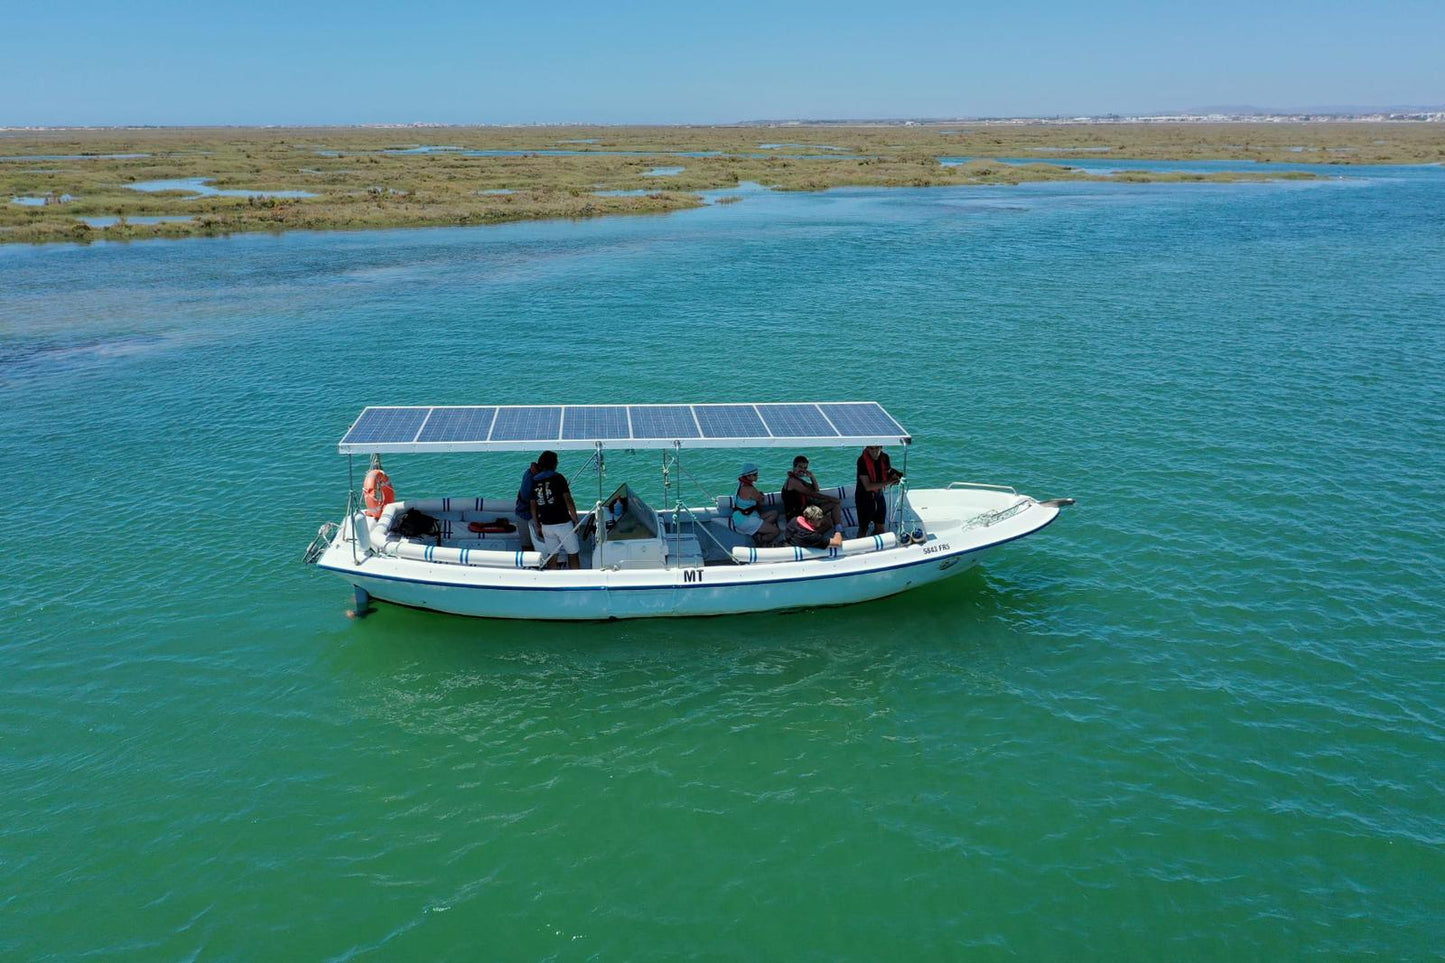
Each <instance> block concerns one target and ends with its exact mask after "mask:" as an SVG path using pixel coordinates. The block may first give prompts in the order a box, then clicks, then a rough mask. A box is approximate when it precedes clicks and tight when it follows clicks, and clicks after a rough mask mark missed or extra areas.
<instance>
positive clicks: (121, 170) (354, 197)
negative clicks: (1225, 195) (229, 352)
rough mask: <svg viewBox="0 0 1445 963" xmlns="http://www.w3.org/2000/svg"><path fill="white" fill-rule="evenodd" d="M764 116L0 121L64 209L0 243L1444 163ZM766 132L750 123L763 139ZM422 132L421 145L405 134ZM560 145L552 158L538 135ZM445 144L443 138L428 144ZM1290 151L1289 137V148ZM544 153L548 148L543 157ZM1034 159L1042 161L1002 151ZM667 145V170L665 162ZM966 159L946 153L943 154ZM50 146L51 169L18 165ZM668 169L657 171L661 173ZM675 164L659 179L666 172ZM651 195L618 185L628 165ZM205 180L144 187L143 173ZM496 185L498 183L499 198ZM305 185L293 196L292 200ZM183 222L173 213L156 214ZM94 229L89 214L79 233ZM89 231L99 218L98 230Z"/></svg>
mask: <svg viewBox="0 0 1445 963" xmlns="http://www.w3.org/2000/svg"><path fill="white" fill-rule="evenodd" d="M765 130H766V128H759V127H756V126H737V127H550V128H548V127H475V128H459V127H446V128H437V129H425V128H423V129H417V128H408V129H406V130H396V129H387V128H295V129H284V128H257V129H243V128H195V129H185V128H168V129H149V130H123V129H115V130H99V129H97V130H53V131H33V130H32V131H9V132H0V160H3V161H4V162H0V195H3V196H7V197H47V196H50V197H60V196H64V195H69V196H70V198H71V200H70V202H69V203H66V204H63V205H59V204H49V205H45V204H37V205H29V204H8V203H7V204H3V205H0V242H31V243H34V242H43V241H85V240H92V239H117V240H119V239H139V238H146V237H184V236H193V235H220V234H230V233H238V232H247V231H283V230H291V229H303V228H304V229H311V230H345V229H362V228H384V227H425V226H441V225H469V224H490V223H498V222H503V221H516V220H527V219H541V218H582V217H600V216H606V215H611V214H661V213H668V212H671V211H677V210H682V209H686V208H690V207H697V206H700V205H702V204H704V203H706V201H705V199H704V198H703V196H702V192H705V191H715V190H719V189H727V188H733V187H736V186H737V185H739V184H740V183H744V182H755V183H757V184H760V185H763V186H764V187H768V188H772V189H775V190H797V191H815V190H825V189H828V188H832V187H843V186H870V187H889V186H898V187H934V186H946V185H963V184H998V185H1008V184H1018V183H1023V182H1026V181H1040V180H1100V179H1105V178H1108V179H1115V180H1117V179H1120V175H1118V174H1117V173H1114V174H1111V173H1108V172H1098V171H1089V170H1087V169H1078V168H1074V167H1071V166H1069V164H1068V160H1069V159H1070V158H1071V157H1072V158H1076V159H1078V160H1081V161H1082V160H1086V159H1088V158H1098V157H1100V156H1101V155H1102V156H1107V157H1110V158H1120V159H1129V160H1130V161H1138V162H1139V163H1138V168H1137V169H1135V168H1134V165H1133V164H1132V163H1131V165H1130V169H1129V171H1128V174H1127V179H1128V180H1130V181H1136V182H1148V181H1175V182H1177V181H1239V180H1267V179H1277V178H1282V177H1288V178H1299V177H1310V176H1313V175H1312V174H1311V173H1309V172H1308V171H1306V172H1304V173H1300V172H1283V171H1273V170H1268V169H1261V170H1258V171H1254V170H1247V169H1246V170H1229V171H1213V172H1204V173H1198V172H1181V171H1150V170H1149V169H1148V162H1149V161H1159V160H1170V161H1187V160H1232V161H1261V162H1273V163H1291V164H1297V165H1298V164H1308V165H1310V169H1311V170H1313V169H1315V168H1318V170H1319V171H1320V172H1321V174H1323V175H1329V174H1333V173H1338V172H1339V171H1340V169H1341V168H1347V167H1348V166H1349V165H1352V164H1399V163H1414V164H1419V163H1440V162H1445V129H1442V127H1441V125H1438V124H1384V123H1340V124H1268V125H1266V124H1218V125H1209V124H1179V125H1157V124H1156V125H1148V124H1137V125H1123V124H1120V125H1106V124H1024V125H1004V124H999V125H989V124H976V125H959V124H950V125H948V127H947V129H940V128H938V127H930V126H927V125H919V126H909V127H904V126H899V125H872V126H832V125H800V126H790V127H787V128H786V136H787V138H788V140H787V141H786V143H783V142H781V141H780V142H776V145H775V144H774V143H769V144H767V147H769V148H773V147H775V146H776V147H785V148H786V149H787V150H789V151H794V152H795V153H791V154H786V155H784V154H781V153H775V152H765V153H759V140H760V134H763V132H764V131H765ZM764 136H765V134H764ZM419 142H420V143H419ZM559 143H565V144H567V145H568V146H569V147H572V148H574V149H573V150H569V151H567V152H555V151H556V147H555V145H557V144H559ZM437 144H443V145H445V147H444V148H439V147H436V146H428V145H437ZM1301 148H1304V149H1301ZM548 150H551V151H554V152H553V153H546V151H548ZM1030 154H1034V155H1036V156H1037V155H1040V154H1046V155H1047V161H1045V160H1043V159H1040V161H1039V162H1037V163H1017V162H1015V163H1004V162H1003V160H1002V159H1003V158H1010V157H1012V158H1018V157H1027V156H1029V155H1030ZM679 155H685V156H686V157H687V164H686V166H685V167H682V168H680V169H679V168H678V167H677V166H676V162H677V159H678V157H679ZM945 156H948V157H966V158H969V159H968V160H967V161H965V162H963V163H958V164H956V165H951V166H946V165H943V164H940V163H939V158H941V157H945ZM60 158H64V159H66V161H67V164H66V166H65V167H64V168H41V167H35V166H31V165H30V164H26V163H24V162H26V161H30V162H38V161H47V160H55V159H60ZM662 171H667V172H668V173H667V174H662V173H660V172H662ZM672 171H676V173H671V172H672ZM660 176H665V177H666V189H665V190H663V189H657V190H648V191H646V192H645V193H639V192H638V191H636V185H637V181H638V179H639V178H646V177H660ZM155 181H166V182H171V183H187V184H196V183H202V184H205V185H206V191H205V192H204V193H203V194H202V195H201V196H197V194H196V193H195V192H194V190H185V189H184V188H183V189H182V190H183V191H184V193H182V192H181V191H176V192H159V193H146V192H145V191H144V190H142V189H137V188H140V187H141V185H145V184H147V183H148V182H155ZM508 192H510V193H508ZM304 195H311V196H304ZM179 217H188V218H189V219H188V220H175V219H174V218H179ZM93 225H95V226H93ZM99 225H104V226H99Z"/></svg>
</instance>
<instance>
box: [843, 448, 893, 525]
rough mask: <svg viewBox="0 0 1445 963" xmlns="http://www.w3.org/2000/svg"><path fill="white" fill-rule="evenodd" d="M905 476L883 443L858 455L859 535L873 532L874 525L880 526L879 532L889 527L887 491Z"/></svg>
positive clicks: (855, 503)
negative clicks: (890, 457)
mask: <svg viewBox="0 0 1445 963" xmlns="http://www.w3.org/2000/svg"><path fill="white" fill-rule="evenodd" d="M902 478H903V473H902V472H899V471H895V470H894V468H893V465H892V464H890V463H889V461H888V455H887V453H886V452H884V450H883V448H882V446H881V445H869V446H868V447H867V448H864V449H863V454H861V455H859V456H858V488H857V489H856V490H855V491H854V493H853V506H854V507H855V508H857V509H858V537H859V538H863V537H864V536H865V535H868V534H869V532H868V527H869V526H870V525H872V526H875V527H876V528H877V531H875V532H874V533H873V534H875V535H882V534H883V533H884V532H885V531H887V530H888V503H887V501H886V500H885V499H884V497H883V491H884V489H886V488H888V487H889V486H890V485H896V484H898V482H899V480H900V479H902Z"/></svg>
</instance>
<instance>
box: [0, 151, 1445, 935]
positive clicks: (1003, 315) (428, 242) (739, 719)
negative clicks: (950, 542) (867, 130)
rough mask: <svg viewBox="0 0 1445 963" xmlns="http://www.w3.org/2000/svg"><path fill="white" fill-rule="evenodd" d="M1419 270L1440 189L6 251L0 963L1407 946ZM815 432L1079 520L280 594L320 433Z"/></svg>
mask: <svg viewBox="0 0 1445 963" xmlns="http://www.w3.org/2000/svg"><path fill="white" fill-rule="evenodd" d="M1442 264H1445V169H1440V168H1414V169H1398V170H1387V169H1368V170H1359V171H1356V172H1353V173H1352V175H1351V176H1350V177H1348V178H1345V179H1341V180H1336V181H1329V182H1325V183H1314V184H1309V183H1291V184H1240V185H1108V184H1104V185H1074V184H1063V185H1036V186H1026V187H1019V188H984V189H937V190H896V191H864V190H857V191H834V192H828V193H825V194H819V195H774V194H766V193H752V194H749V195H748V196H747V198H746V199H745V201H744V202H743V203H739V204H731V205H726V206H718V207H710V208H705V209H702V210H699V211H694V212H688V213H684V214H679V215H675V216H670V217H663V218H645V219H609V220H601V221H592V222H582V223H545V224H531V225H512V226H504V227H499V228H487V229H465V230H434V231H433V230H427V231H393V232H370V233H354V234H304V233H297V234H287V235H285V236H279V237H254V236H251V237H238V238H232V239H226V240H198V241H185V242H146V243H139V244H134V245H115V244H96V245H93V246H90V247H85V248H81V247H61V246H51V247H43V248H23V247H15V246H6V247H0V465H3V468H4V472H5V476H6V477H7V480H8V481H9V486H10V487H9V490H10V492H11V495H10V510H9V511H8V512H7V521H8V523H7V524H6V525H5V526H4V528H3V531H4V552H3V554H0V585H3V588H4V592H3V595H0V615H3V623H0V624H3V625H4V632H3V641H0V875H3V878H4V880H5V886H4V887H3V889H0V956H3V957H6V958H14V959H25V960H30V959H52V958H53V959H73V958H81V957H84V958H87V959H91V958H97V959H107V958H118V959H139V960H155V959H328V960H347V959H357V958H377V959H406V960H410V959H458V960H475V959H517V960H533V959H559V960H574V959H608V960H636V959H659V960H662V959H666V960H671V959H677V958H684V957H685V958H698V959H786V960H794V959H811V960H836V959H860V960H870V959H1008V958H1024V959H1040V958H1044V959H1074V958H1084V959H1101V960H1116V959H1132V960H1158V959H1218V958H1231V959H1281V958H1282V959H1295V958H1301V957H1309V958H1326V959H1330V958H1333V959H1356V958H1360V957H1369V956H1374V957H1380V958H1385V959H1407V958H1413V959H1424V958H1438V954H1439V953H1440V952H1441V948H1442V946H1445V924H1442V922H1441V919H1442V909H1445V906H1442V903H1445V900H1442V896H1441V893H1442V885H1441V884H1442V877H1445V860H1442V843H1445V830H1442V826H1445V804H1442V801H1441V800H1442V789H1445V771H1442V769H1445V767H1442V758H1445V753H1442V749H1445V712H1442V700H1441V682H1442V670H1441V666H1442V659H1441V656H1442V646H1441V640H1440V628H1439V627H1440V625H1441V622H1442V617H1445V591H1442V587H1441V581H1440V575H1439V570H1440V563H1441V545H1442V536H1445V524H1442V522H1441V513H1440V511H1439V510H1438V508H1437V506H1436V505H1435V504H1434V502H1435V496H1436V492H1435V489H1436V488H1437V487H1438V485H1439V481H1440V478H1441V476H1442V468H1445V465H1442V461H1445V459H1442V454H1441V439H1442V438H1445V404H1442V402H1445V397H1442V395H1445V391H1442V388H1441V385H1442V384H1445V370H1442V369H1445V331H1442V325H1445V271H1442V269H1441V265H1442ZM816 398H840V399H842V398H874V399H877V400H879V401H881V402H882V403H884V404H885V405H886V406H887V407H888V408H889V409H890V410H891V411H893V412H894V413H895V414H897V415H898V416H899V417H900V418H901V420H903V422H904V424H905V426H906V427H908V428H909V430H910V431H912V432H913V434H914V435H915V437H916V438H917V439H918V443H917V444H916V445H915V446H914V449H913V451H912V452H911V453H910V464H909V474H910V480H911V481H912V482H913V484H914V485H915V486H920V487H927V486H930V485H938V484H944V483H947V482H949V481H953V480H973V481H987V482H999V483H1006V484H1014V485H1017V486H1018V487H1019V488H1020V490H1023V491H1027V492H1029V493H1031V494H1034V495H1037V496H1040V497H1044V496H1053V495H1072V496H1074V497H1076V498H1078V499H1079V505H1078V506H1077V507H1076V508H1074V509H1071V510H1070V511H1069V512H1068V513H1066V514H1065V516H1064V517H1063V518H1062V519H1061V520H1060V521H1059V522H1058V523H1057V524H1055V525H1053V526H1051V527H1050V528H1049V529H1048V530H1046V531H1044V532H1042V533H1040V534H1038V535H1037V536H1035V537H1032V538H1029V539H1026V540H1024V541H1023V542H1020V543H1017V544H1015V545H1012V546H1009V547H1007V548H1006V549H1004V550H1001V551H1000V552H999V553H997V554H994V555H991V556H989V557H988V559H987V560H986V562H985V563H984V564H983V565H982V566H981V567H980V568H978V569H976V570H974V571H971V572H969V573H967V574H965V575H963V576H960V577H959V578H956V579H953V580H951V581H949V582H946V583H943V584H942V585H939V586H935V587H932V588H929V589H924V590H919V591H917V592H913V593H909V594H906V595H903V596H898V597H895V598H893V599H888V600H883V601H880V602H876V603H869V604H864V605H858V606H853V607H849V608H843V609H833V610H822V611H815V612H805V613H798V614H789V615H782V616H752V617H743V618H720V619H705V620H688V621H669V620H658V621H645V622H627V623H613V624H599V625H566V624H561V625H553V624H546V625H543V624H530V625H529V624H524V623H502V622H487V621H470V620H463V619H457V618H451V617H446V616H438V615H433V614H428V613H423V612H416V611H410V610H405V609H399V608H395V607H390V606H381V607H379V608H378V610H377V611H376V612H375V614H373V615H371V616H370V617H368V618H366V619H364V620H362V621H351V620H348V619H347V618H345V616H344V612H345V610H346V608H347V607H348V605H349V603H350V596H349V591H348V590H347V588H346V586H344V585H343V584H342V583H340V582H338V581H335V580H334V579H333V578H330V577H328V576H326V575H324V574H323V573H319V572H317V571H315V570H314V569H308V568H306V567H304V566H302V565H301V564H300V563H299V561H298V557H299V554H300V551H301V549H302V548H303V547H304V546H305V544H306V542H307V541H308V540H309V538H310V537H311V535H312V534H313V533H314V532H315V529H316V526H317V525H318V524H319V523H320V522H321V521H323V520H325V519H328V518H331V519H335V518H337V517H338V516H339V514H340V511H341V506H342V504H343V503H344V493H345V488H346V469H345V460H344V459H341V458H339V457H338V456H337V455H336V454H335V449H334V445H335V442H336V440H337V439H338V438H339V437H340V436H341V435H342V433H343V432H344V431H345V429H346V427H347V425H348V424H349V423H350V421H351V419H352V418H353V417H354V416H355V414H356V413H357V412H358V411H359V410H360V409H361V408H362V407H363V406H364V405H366V404H472V403H529V402H534V403H535V402H548V403H587V402H593V403H614V402H669V401H698V402H710V401H736V400H748V401H752V400H804V399H816ZM749 454H755V455H756V460H758V461H760V462H761V463H763V464H764V465H765V466H768V470H771V471H772V473H773V477H774V478H778V477H781V474H782V471H783V469H784V467H785V465H784V464H783V463H782V460H781V459H782V457H783V456H781V455H779V453H777V452H761V453H737V454H736V455H735V454H733V453H728V454H726V457H724V456H723V455H717V456H712V457H699V458H697V459H696V460H694V461H692V462H690V463H689V466H688V467H689V468H690V470H691V471H692V472H693V473H694V474H695V475H696V477H697V484H698V487H700V488H703V489H705V490H707V491H710V492H715V491H720V490H723V489H724V488H725V487H726V481H725V480H726V479H727V478H728V477H729V476H730V474H731V473H732V470H733V468H734V466H733V464H732V461H733V459H734V458H735V457H738V456H741V455H749ZM854 454H855V453H852V452H842V453H828V452H814V453H813V455H814V457H813V466H814V468H815V469H816V470H817V471H818V473H819V475H820V476H821V477H822V479H823V481H824V484H834V483H838V482H840V481H842V480H843V478H845V477H846V475H847V473H848V470H849V467H850V465H851V459H852V457H853V455H854ZM522 467H524V466H523V465H522V464H521V459H516V460H513V459H508V458H500V457H490V458H488V457H482V456H456V457H450V458H438V457H430V458H428V457H412V458H400V457H398V458H394V459H389V460H388V469H389V470H390V472H391V474H392V476H393V478H394V479H395V480H396V481H397V484H398V488H399V490H400V492H401V495H402V497H406V496H407V495H408V494H412V495H422V494H430V495H442V494H453V495H455V494H470V493H475V492H481V491H489V492H501V491H505V490H507V488H508V486H510V485H511V484H514V483H515V478H516V476H517V475H518V474H519V473H520V469H521V468H522ZM564 467H567V466H565V465H564ZM573 467H575V466H573ZM656 467H657V466H656V462H655V460H654V459H653V458H652V457H650V456H649V457H643V456H642V455H638V456H637V457H636V458H635V459H632V460H627V459H619V460H618V461H617V462H616V463H613V462H609V476H608V479H607V482H608V483H609V485H615V484H617V483H620V482H621V481H623V480H631V481H633V483H634V484H636V485H638V486H639V488H640V489H641V490H642V491H643V492H644V494H650V493H653V492H654V491H656V490H657V487H658V482H657V474H656ZM688 485H689V491H695V489H693V488H692V482H688ZM701 497H702V496H701V494H698V498H699V500H700V499H701Z"/></svg>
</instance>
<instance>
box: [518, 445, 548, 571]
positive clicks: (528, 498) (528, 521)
mask: <svg viewBox="0 0 1445 963" xmlns="http://www.w3.org/2000/svg"><path fill="white" fill-rule="evenodd" d="M541 471H542V469H541V468H539V467H537V463H536V462H535V461H534V462H532V464H530V465H528V466H527V470H526V471H524V472H522V487H521V488H519V489H517V507H516V513H517V518H518V520H519V521H520V522H521V524H520V525H519V526H518V527H519V528H521V530H522V548H524V549H527V550H529V551H530V550H532V549H534V548H536V547H537V546H538V545H539V544H540V543H537V542H534V541H533V539H532V480H533V479H534V478H536V477H537V475H538V473H540V472H541Z"/></svg>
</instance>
